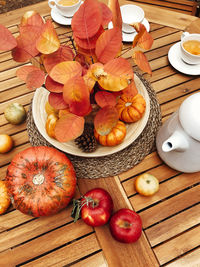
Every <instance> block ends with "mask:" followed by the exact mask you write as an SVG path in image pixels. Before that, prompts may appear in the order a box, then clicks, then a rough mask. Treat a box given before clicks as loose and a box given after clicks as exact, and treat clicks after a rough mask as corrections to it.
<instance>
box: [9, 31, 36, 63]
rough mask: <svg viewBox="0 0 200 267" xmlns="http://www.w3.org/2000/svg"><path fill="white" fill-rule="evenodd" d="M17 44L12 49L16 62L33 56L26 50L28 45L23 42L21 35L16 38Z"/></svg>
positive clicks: (24, 60)
mask: <svg viewBox="0 0 200 267" xmlns="http://www.w3.org/2000/svg"><path fill="white" fill-rule="evenodd" d="M16 41H17V46H16V47H15V48H14V49H12V57H13V59H14V60H15V61H16V62H26V61H28V60H29V59H30V58H32V57H33V56H32V55H30V54H29V53H28V52H26V46H25V45H24V43H23V40H22V38H21V36H18V37H17V38H16Z"/></svg>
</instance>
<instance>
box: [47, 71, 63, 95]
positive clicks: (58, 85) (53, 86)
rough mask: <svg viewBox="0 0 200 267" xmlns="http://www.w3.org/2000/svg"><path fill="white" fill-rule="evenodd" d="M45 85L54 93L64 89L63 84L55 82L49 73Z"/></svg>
mask: <svg viewBox="0 0 200 267" xmlns="http://www.w3.org/2000/svg"><path fill="white" fill-rule="evenodd" d="M45 87H46V89H47V90H48V91H50V92H54V93H61V92H62V91H63V84H61V83H57V82H55V81H54V80H53V79H51V77H50V76H49V75H48V76H47V77H46V81H45Z"/></svg>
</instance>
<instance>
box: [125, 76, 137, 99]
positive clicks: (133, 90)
mask: <svg viewBox="0 0 200 267" xmlns="http://www.w3.org/2000/svg"><path fill="white" fill-rule="evenodd" d="M137 93H138V90H137V87H136V85H135V82H134V80H133V81H132V82H131V83H130V84H129V85H128V87H126V88H125V89H124V90H123V94H125V95H127V96H129V97H134V96H135V95H137Z"/></svg>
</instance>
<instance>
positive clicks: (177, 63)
mask: <svg viewBox="0 0 200 267" xmlns="http://www.w3.org/2000/svg"><path fill="white" fill-rule="evenodd" d="M180 43H181V42H178V43H176V44H174V45H173V46H171V47H170V49H169V52H168V59H169V62H170V64H171V65H172V66H173V67H174V68H175V69H176V70H178V71H180V72H182V73H184V74H188V75H200V64H198V65H190V64H187V63H185V62H184V61H183V60H182V59H181V50H180Z"/></svg>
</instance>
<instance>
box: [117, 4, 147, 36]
mask: <svg viewBox="0 0 200 267" xmlns="http://www.w3.org/2000/svg"><path fill="white" fill-rule="evenodd" d="M120 10H121V15H122V22H123V23H122V31H123V32H125V33H132V32H134V31H135V29H134V28H133V27H132V26H130V24H134V23H137V22H139V23H142V21H143V20H144V10H143V9H142V8H141V7H139V6H136V5H132V4H129V5H123V6H121V7H120Z"/></svg>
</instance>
